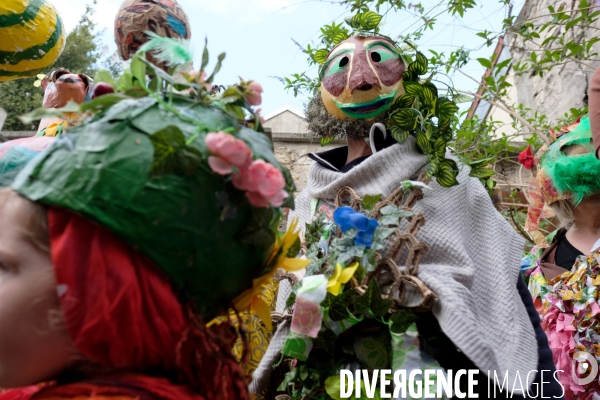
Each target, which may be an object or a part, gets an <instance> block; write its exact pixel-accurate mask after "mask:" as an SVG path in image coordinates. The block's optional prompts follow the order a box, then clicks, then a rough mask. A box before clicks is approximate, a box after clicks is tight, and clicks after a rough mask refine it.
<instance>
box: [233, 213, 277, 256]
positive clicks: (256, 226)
mask: <svg viewBox="0 0 600 400" xmlns="http://www.w3.org/2000/svg"><path fill="white" fill-rule="evenodd" d="M272 219H273V209H272V208H271V207H260V208H259V207H253V208H252V220H251V221H250V223H249V224H248V225H247V226H246V228H245V229H244V230H242V232H240V233H239V234H238V240H239V241H240V242H241V243H243V244H246V245H249V246H256V247H257V248H259V249H262V250H267V249H269V248H270V247H271V246H272V245H273V243H275V232H273V230H272V229H271V227H270V226H269V224H270V222H271V220H272Z"/></svg>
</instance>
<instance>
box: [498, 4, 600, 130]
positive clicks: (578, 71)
mask: <svg viewBox="0 0 600 400" xmlns="http://www.w3.org/2000/svg"><path fill="white" fill-rule="evenodd" d="M593 3H595V2H590V4H593ZM549 5H551V6H553V7H554V8H555V9H556V10H559V9H560V8H561V7H564V10H563V11H565V12H569V11H571V10H573V9H576V8H578V7H579V1H575V0H568V1H566V0H564V1H557V0H527V1H526V2H525V5H524V6H523V9H522V10H521V13H520V14H519V17H518V19H517V23H518V22H526V21H531V20H533V21H534V23H535V24H536V25H538V24H543V23H546V22H548V21H550V20H551V19H552V18H553V17H552V16H551V15H549V11H548V6H549ZM592 11H593V10H592ZM556 29H565V27H564V26H562V27H558V28H556ZM599 30H600V20H599V21H596V22H595V23H594V26H591V27H586V26H575V27H574V28H572V29H571V30H569V31H568V33H567V34H568V37H570V38H571V39H575V40H578V41H580V40H581V39H583V38H585V39H590V38H592V37H595V36H598V33H599ZM554 34H556V33H555V32H554V31H552V30H551V29H547V30H545V31H544V32H542V33H540V38H539V39H535V43H537V44H533V43H531V42H527V43H524V42H523V39H522V37H521V36H517V35H514V34H512V35H511V34H509V35H507V37H506V39H507V45H508V46H509V48H510V51H511V54H512V57H513V65H514V63H517V62H519V61H522V60H525V59H529V57H530V54H531V51H532V50H534V51H536V53H537V54H540V52H541V51H544V50H545V49H557V48H560V46H561V45H560V44H559V43H556V42H550V43H547V44H546V45H545V46H544V47H542V46H541V43H543V41H544V40H545V39H546V38H548V37H549V36H552V35H554ZM592 48H593V50H594V51H595V52H600V43H596V44H595V45H594V46H593V47H592ZM599 65H600V60H598V61H585V62H568V63H566V64H563V65H558V66H556V67H554V68H553V69H552V70H551V71H550V72H547V73H544V76H543V77H540V76H539V75H536V76H533V74H532V73H526V74H524V75H522V76H515V82H514V83H515V86H516V88H517V97H518V102H519V103H522V104H523V105H524V106H525V107H528V108H530V109H531V110H533V111H538V112H539V113H541V114H544V115H546V116H547V117H548V118H549V120H550V121H552V122H554V121H556V120H557V119H558V118H560V117H562V116H563V115H564V114H565V113H566V112H568V111H569V109H570V108H572V107H577V108H580V107H585V106H587V100H588V99H587V90H588V83H589V80H590V78H591V75H592V73H593V72H594V70H595V69H596V68H597V67H598V66H599Z"/></svg>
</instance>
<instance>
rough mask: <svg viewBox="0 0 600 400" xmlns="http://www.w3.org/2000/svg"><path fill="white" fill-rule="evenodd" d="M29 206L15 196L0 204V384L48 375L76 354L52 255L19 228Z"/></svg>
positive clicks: (22, 383)
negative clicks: (59, 296) (63, 310)
mask: <svg viewBox="0 0 600 400" xmlns="http://www.w3.org/2000/svg"><path fill="white" fill-rule="evenodd" d="M30 207H31V206H30V205H29V204H27V202H26V201H25V200H23V199H21V198H19V197H17V196H14V195H13V196H10V197H9V199H8V200H7V201H6V202H5V203H4V204H3V205H0V388H10V387H18V386H26V385H31V384H35V383H38V382H41V381H44V380H47V379H51V378H53V377H55V376H56V375H58V374H59V373H60V372H61V371H63V370H65V369H67V368H68V367H69V366H70V365H71V364H72V363H74V361H75V360H76V359H77V358H78V357H77V351H76V349H75V345H74V344H73V341H72V340H71V338H70V337H69V334H68V331H67V329H66V325H65V323H64V320H63V319H62V313H60V312H59V310H60V307H59V303H58V294H57V288H56V281H55V278H54V269H53V267H52V262H51V259H50V255H49V254H48V253H47V252H44V251H42V250H40V249H38V248H37V247H36V246H34V245H33V244H32V243H31V242H30V241H29V240H27V238H26V236H25V233H24V232H23V230H24V224H25V221H26V218H28V212H27V210H28V208H30Z"/></svg>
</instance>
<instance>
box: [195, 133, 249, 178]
mask: <svg viewBox="0 0 600 400" xmlns="http://www.w3.org/2000/svg"><path fill="white" fill-rule="evenodd" d="M205 143H206V147H207V148H208V150H209V151H210V152H211V154H212V155H211V156H210V157H208V165H210V168H211V169H212V170H213V171H214V172H216V173H217V174H219V175H228V174H231V173H232V172H233V169H232V167H236V168H238V169H244V168H247V167H248V166H250V164H251V163H252V151H251V150H250V149H249V148H248V146H246V143H244V141H243V140H241V139H236V138H234V137H233V136H232V135H230V134H228V133H225V132H211V133H209V134H208V135H206V139H205Z"/></svg>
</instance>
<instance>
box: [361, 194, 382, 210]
mask: <svg viewBox="0 0 600 400" xmlns="http://www.w3.org/2000/svg"><path fill="white" fill-rule="evenodd" d="M381 197H382V196H381V195H380V194H378V195H374V196H371V195H370V194H367V195H366V196H365V197H364V198H363V201H362V203H360V206H361V207H362V208H363V209H365V210H368V211H371V210H372V209H373V207H374V206H375V204H377V202H378V201H379V200H381Z"/></svg>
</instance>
